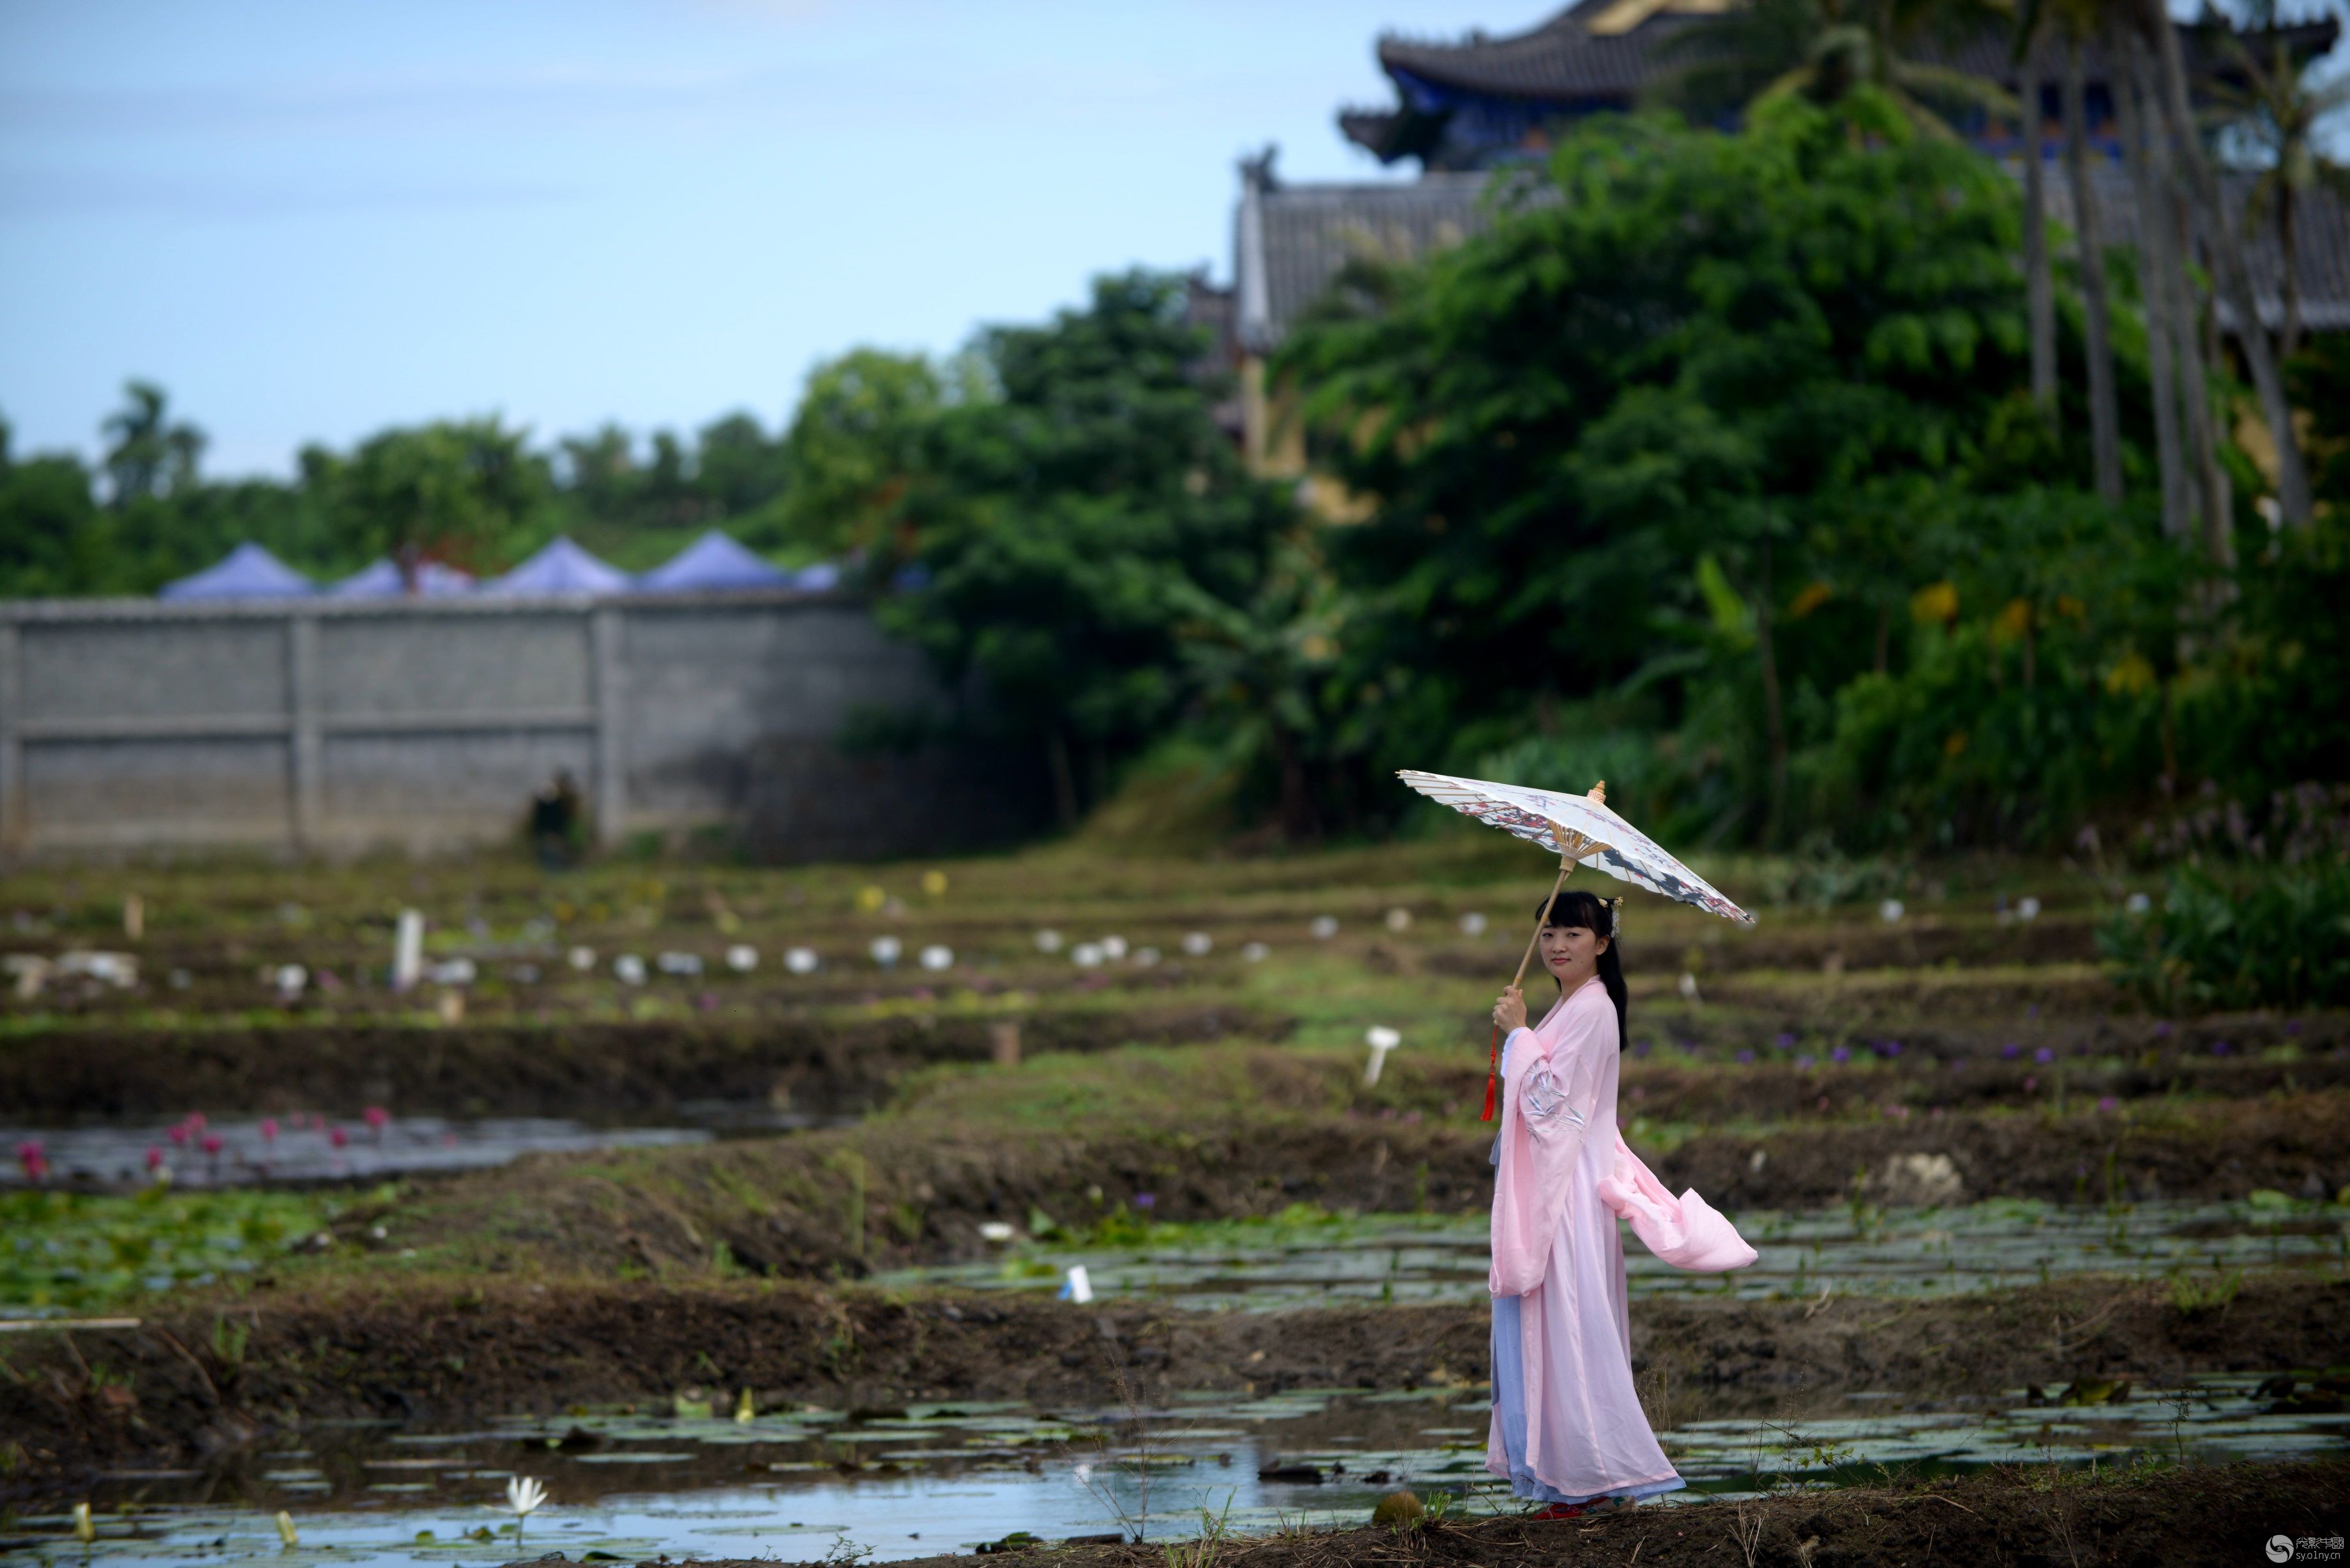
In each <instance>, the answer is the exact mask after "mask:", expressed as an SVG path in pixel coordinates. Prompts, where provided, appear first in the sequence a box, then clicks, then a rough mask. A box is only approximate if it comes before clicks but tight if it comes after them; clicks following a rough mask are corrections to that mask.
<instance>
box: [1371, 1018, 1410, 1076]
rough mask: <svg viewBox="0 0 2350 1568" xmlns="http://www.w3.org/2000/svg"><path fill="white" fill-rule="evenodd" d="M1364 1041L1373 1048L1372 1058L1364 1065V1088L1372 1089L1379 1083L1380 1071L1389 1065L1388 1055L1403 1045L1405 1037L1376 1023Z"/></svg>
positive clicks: (1384, 1025)
mask: <svg viewBox="0 0 2350 1568" xmlns="http://www.w3.org/2000/svg"><path fill="white" fill-rule="evenodd" d="M1363 1039H1364V1041H1365V1043H1366V1044H1368V1045H1369V1046H1370V1048H1371V1058H1370V1060H1369V1061H1367V1062H1366V1063H1364V1064H1363V1087H1365V1088H1371V1087H1373V1086H1375V1085H1377V1084H1378V1081H1379V1073H1380V1070H1381V1069H1383V1068H1384V1067H1386V1066H1387V1064H1388V1052H1390V1051H1392V1050H1394V1049H1395V1048H1396V1047H1397V1046H1399V1045H1400V1044H1403V1036H1402V1035H1401V1034H1399V1033H1396V1032H1395V1031H1394V1030H1392V1029H1390V1028H1388V1026H1387V1025H1386V1024H1384V1023H1374V1024H1372V1025H1371V1026H1370V1028H1368V1029H1367V1030H1365V1031H1364V1032H1363Z"/></svg>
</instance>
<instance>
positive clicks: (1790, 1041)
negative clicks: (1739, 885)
mask: <svg viewBox="0 0 2350 1568" xmlns="http://www.w3.org/2000/svg"><path fill="white" fill-rule="evenodd" d="M2285 1027H2286V1028H2287V1029H2290V1030H2293V1031H2294V1032H2295V1033H2298V1032H2299V1031H2300V1029H2301V1025H2300V1024H2299V1023H2288V1024H2286V1025H2285ZM1772 1044H1774V1045H1776V1046H1778V1047H1779V1049H1780V1050H1782V1051H1792V1050H1794V1048H1795V1037H1794V1035H1792V1034H1782V1035H1780V1036H1779V1038H1778V1039H1776V1040H1774V1041H1773V1042H1772Z"/></svg>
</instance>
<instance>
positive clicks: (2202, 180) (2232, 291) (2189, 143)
mask: <svg viewBox="0 0 2350 1568" xmlns="http://www.w3.org/2000/svg"><path fill="white" fill-rule="evenodd" d="M2147 17H2148V20H2149V21H2150V22H2151V24H2152V25H2153V27H2154V31H2155V35H2156V37H2157V38H2158V40H2159V43H2160V46H2161V50H2162V76H2163V89H2164V99H2165V100H2166V103H2165V107H2166V108H2168V110H2169V115H2168V130H2169V133H2170V140H2171V144H2172V145H2173V146H2174V147H2175V148H2176V149H2177V150H2178V162H2179V164H2180V165H2181V166H2182V167H2183V168H2184V169H2185V170H2186V171H2187V182H2188V186H2189V189H2190V190H2191V191H2192V192H2194V195H2195V205H2196V207H2197V208H2198V210H2199V211H2198V215H2199V217H2200V218H2201V219H2202V226H2203V228H2204V230H2205V232H2206V233H2208V234H2210V236H2211V251H2212V254H2213V256H2214V257H2215V259H2217V261H2218V262H2219V264H2220V268H2219V270H2220V296H2221V297H2222V298H2224V299H2225V300H2226V301H2227V302H2228V309H2229V311H2230V314H2232V315H2233V316H2234V317H2235V318H2236V341H2237V342H2239V343H2241V344H2242V345H2243V348H2244V362H2245V364H2246V365H2247V366H2249V367H2250V368H2251V372H2252V386H2253V389H2255V390H2257V391H2258V392H2259V393H2260V398H2261V417H2262V419H2264V420H2265V421H2268V427H2269V436H2270V439H2271V440H2272V441H2274V442H2275V444H2276V463H2277V507H2278V510H2279V511H2280V512H2282V514H2283V516H2284V521H2285V523H2286V524H2287V525H2289V526H2291V527H2294V528H2306V527H2307V526H2309V521H2310V496H2309V471H2308V469H2307V468H2305V467H2304V466H2303V463H2302V458H2301V441H2300V438H2299V437H2298V436H2297V435H2296V434H2295V433H2294V431H2293V405H2292V403H2291V402H2290V401H2288V400H2287V399H2286V397H2285V395H2284V376H2283V374H2282V372H2281V371H2280V370H2279V369H2278V368H2277V359H2276V355H2275V353H2274V352H2273V351H2272V349H2271V348H2270V346H2269V336H2268V333H2267V332H2266V331H2265V330H2264V329H2262V326H2261V315H2260V308H2259V306H2258V304H2257V302H2255V301H2254V299H2253V298H2252V282H2251V274H2250V273H2249V272H2247V271H2246V270H2245V268H2244V253H2243V248H2242V246H2241V245H2240V244H2238V243H2237V239H2236V232H2235V230H2234V229H2233V228H2231V227H2230V225H2229V223H2228V221H2227V220H2228V213H2227V209H2226V208H2225V207H2224V206H2223V205H2222V204H2221V202H2220V182H2219V181H2218V180H2217V179H2216V178H2215V177H2214V176H2213V174H2212V172H2211V165H2210V163H2209V162H2208V161H2205V159H2204V157H2203V144H2202V143H2201V142H2200V141H2199V140H2196V138H2195V109H2194V106H2193V104H2192V103H2191V102H2190V101H2189V99H2188V96H2187V62H2186V59H2185V57H2184V54H2183V52H2182V51H2181V50H2180V48H2179V47H2178V31H2177V29H2176V28H2174V27H2173V26H2171V23H2170V16H2169V13H2168V11H2166V10H2165V9H2164V8H2163V4H2162V0H2147Z"/></svg>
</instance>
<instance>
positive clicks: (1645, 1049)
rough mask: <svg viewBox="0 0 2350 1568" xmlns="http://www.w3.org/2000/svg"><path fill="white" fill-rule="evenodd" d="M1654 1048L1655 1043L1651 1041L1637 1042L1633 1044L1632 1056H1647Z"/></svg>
mask: <svg viewBox="0 0 2350 1568" xmlns="http://www.w3.org/2000/svg"><path fill="white" fill-rule="evenodd" d="M1653 1048H1654V1043H1653V1042H1650V1041H1647V1040H1635V1041H1633V1042H1632V1054H1633V1055H1635V1056H1645V1055H1647V1054H1648V1053H1649V1051H1650V1050H1651V1049H1653Z"/></svg>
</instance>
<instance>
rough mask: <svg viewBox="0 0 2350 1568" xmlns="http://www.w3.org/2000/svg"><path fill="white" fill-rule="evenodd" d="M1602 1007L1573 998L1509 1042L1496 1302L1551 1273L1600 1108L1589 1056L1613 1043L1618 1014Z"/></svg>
mask: <svg viewBox="0 0 2350 1568" xmlns="http://www.w3.org/2000/svg"><path fill="white" fill-rule="evenodd" d="M1599 1001H1600V1005H1599V1006H1598V1007H1597V1008H1596V1009H1594V1008H1593V1007H1591V1006H1590V1005H1588V1003H1587V1002H1586V1000H1585V999H1583V998H1581V997H1576V998H1573V999H1570V1000H1569V1001H1568V1002H1567V1004H1566V1005H1565V1007H1562V1008H1560V1009H1559V1011H1558V1013H1557V1015H1556V1016H1555V1017H1553V1018H1550V1019H1547V1020H1545V1021H1544V1026H1543V1027H1542V1028H1541V1029H1540V1030H1537V1031H1530V1032H1528V1033H1526V1034H1525V1035H1524V1036H1523V1037H1521V1036H1518V1035H1515V1034H1513V1036H1512V1039H1513V1044H1514V1045H1515V1047H1516V1049H1515V1050H1513V1052H1512V1054H1511V1060H1510V1062H1509V1064H1508V1065H1509V1068H1510V1072H1509V1075H1507V1076H1506V1077H1505V1078H1503V1082H1502V1131H1501V1141H1500V1147H1501V1156H1500V1158H1499V1159H1498V1160H1497V1161H1496V1162H1495V1168H1494V1179H1493V1235H1492V1245H1493V1266H1492V1272H1490V1273H1489V1274H1488V1276H1487V1278H1486V1286H1487V1288H1488V1289H1489V1290H1490V1291H1491V1292H1492V1293H1493V1294H1495V1295H1497V1296H1522V1295H1523V1294H1525V1293H1527V1292H1528V1291H1531V1290H1534V1289H1535V1288H1536V1287H1538V1286H1539V1285H1541V1283H1542V1282H1543V1275H1544V1272H1547V1270H1548V1269H1549V1267H1550V1247H1551V1240H1552V1238H1553V1237H1554V1236H1555V1235H1556V1234H1557V1232H1558V1223H1559V1215H1560V1213H1561V1211H1562V1210H1564V1209H1565V1204H1566V1189H1567V1181H1568V1178H1569V1177H1570V1176H1571V1175H1572V1174H1573V1172H1574V1170H1575V1160H1576V1158H1578V1157H1580V1155H1581V1154H1582V1152H1583V1144H1584V1138H1585V1135H1586V1132H1587V1130H1588V1129H1589V1127H1590V1125H1591V1120H1592V1117H1593V1116H1594V1115H1595V1114H1596V1109H1597V1096H1598V1085H1599V1072H1598V1062H1597V1059H1596V1056H1595V1054H1594V1053H1595V1052H1596V1050H1597V1049H1599V1048H1600V1047H1602V1046H1603V1045H1604V1046H1605V1047H1606V1048H1607V1049H1610V1050H1613V1049H1614V1048H1615V1045H1616V1010H1615V1008H1614V1007H1613V1005H1611V1004H1609V1003H1608V1002H1607V997H1606V995H1605V993H1601V994H1600V997H1599ZM1603 1015H1604V1017H1603ZM1603 1022H1604V1023H1605V1024H1606V1028H1605V1029H1604V1030H1603V1029H1602V1028H1601V1027H1600V1024H1601V1023H1603ZM1609 1130H1611V1131H1612V1130H1613V1129H1609Z"/></svg>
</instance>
